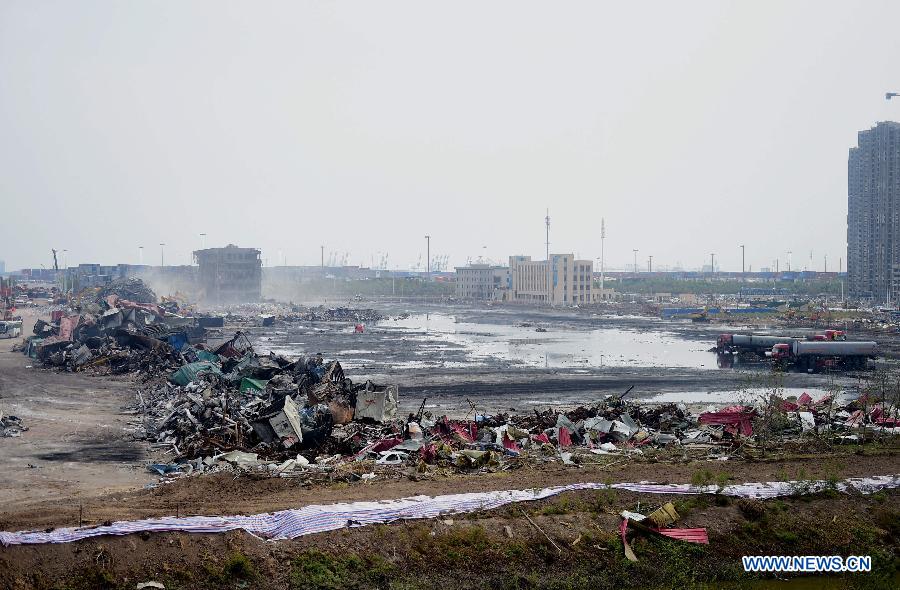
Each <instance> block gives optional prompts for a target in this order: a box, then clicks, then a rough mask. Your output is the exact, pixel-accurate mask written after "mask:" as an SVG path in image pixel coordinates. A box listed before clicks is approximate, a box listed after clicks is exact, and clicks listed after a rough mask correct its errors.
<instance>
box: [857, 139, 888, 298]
mask: <svg viewBox="0 0 900 590" xmlns="http://www.w3.org/2000/svg"><path fill="white" fill-rule="evenodd" d="M847 274H848V288H849V291H850V295H851V296H852V297H858V298H862V299H871V300H873V301H877V302H895V301H896V300H897V295H898V294H900V291H898V287H900V123H895V122H892V121H883V122H880V123H878V124H877V125H875V127H872V128H871V129H867V130H865V131H860V132H859V135H858V145H857V147H852V148H850V155H849V158H848V166H847Z"/></svg>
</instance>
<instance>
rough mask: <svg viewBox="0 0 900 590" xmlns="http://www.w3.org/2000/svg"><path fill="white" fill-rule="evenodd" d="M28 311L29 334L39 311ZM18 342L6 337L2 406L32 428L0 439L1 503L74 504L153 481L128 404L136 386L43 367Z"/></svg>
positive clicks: (0, 349)
mask: <svg viewBox="0 0 900 590" xmlns="http://www.w3.org/2000/svg"><path fill="white" fill-rule="evenodd" d="M23 311H24V312H25V314H26V315H25V316H24V317H23V320H24V324H23V327H24V330H25V333H26V334H28V333H30V332H31V326H32V325H33V324H34V316H33V314H32V313H29V312H30V310H23ZM17 342H19V340H18V339H15V340H0V409H2V410H3V412H4V413H7V414H13V415H16V416H19V417H20V418H22V420H23V422H24V424H25V425H26V426H28V428H29V430H28V431H27V432H24V433H22V436H20V437H16V438H0V455H2V457H3V461H2V468H0V505H2V506H3V507H4V508H5V509H6V510H10V509H15V508H16V507H20V506H23V505H27V504H33V503H34V502H36V501H40V502H49V504H48V507H49V506H56V505H58V506H66V507H71V506H72V505H76V506H77V504H78V502H79V501H81V499H82V498H85V497H88V496H96V495H98V494H102V493H106V492H111V491H115V490H126V489H134V488H136V487H141V486H143V485H144V484H146V483H148V482H150V481H153V478H152V477H151V476H150V474H148V473H146V471H145V468H144V465H143V463H144V458H145V450H144V449H145V445H144V444H143V443H141V442H137V441H134V440H132V437H131V436H130V434H129V433H128V422H129V420H130V419H131V418H132V417H131V416H129V415H127V414H125V413H124V410H123V407H124V406H125V404H127V403H129V402H131V401H132V400H133V395H134V394H133V389H132V385H131V383H130V382H128V381H127V380H123V379H114V378H109V377H104V378H98V377H92V376H88V375H82V374H74V373H59V372H56V371H51V370H44V369H40V368H37V366H36V364H34V363H33V362H32V360H31V359H29V358H28V357H26V356H24V355H22V354H21V353H19V352H12V351H11V348H12V347H13V345H14V344H16V343H17ZM67 509H70V508H67Z"/></svg>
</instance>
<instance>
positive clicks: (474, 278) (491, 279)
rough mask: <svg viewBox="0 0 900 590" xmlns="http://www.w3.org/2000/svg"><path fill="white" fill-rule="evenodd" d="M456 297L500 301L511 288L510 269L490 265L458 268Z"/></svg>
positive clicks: (472, 265)
mask: <svg viewBox="0 0 900 590" xmlns="http://www.w3.org/2000/svg"><path fill="white" fill-rule="evenodd" d="M455 280H456V296H457V297H459V298H460V299H480V300H500V299H503V294H504V293H505V292H506V290H507V289H508V288H509V280H510V279H509V268H507V267H505V266H493V265H490V264H470V265H468V266H457V267H456V276H455Z"/></svg>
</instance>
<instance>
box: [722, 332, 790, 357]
mask: <svg viewBox="0 0 900 590" xmlns="http://www.w3.org/2000/svg"><path fill="white" fill-rule="evenodd" d="M797 340H799V338H793V337H791V336H762V335H759V334H719V337H718V338H717V339H716V352H718V353H719V354H736V353H742V352H755V353H756V354H758V355H760V356H765V354H766V353H767V352H769V351H770V350H772V347H773V346H775V345H776V344H791V343H792V342H795V341H797Z"/></svg>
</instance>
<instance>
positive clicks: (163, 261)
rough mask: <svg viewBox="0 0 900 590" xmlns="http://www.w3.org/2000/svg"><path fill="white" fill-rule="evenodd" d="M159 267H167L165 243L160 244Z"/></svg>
mask: <svg viewBox="0 0 900 590" xmlns="http://www.w3.org/2000/svg"><path fill="white" fill-rule="evenodd" d="M159 265H160V266H165V265H166V244H165V243H164V242H160V243H159Z"/></svg>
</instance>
